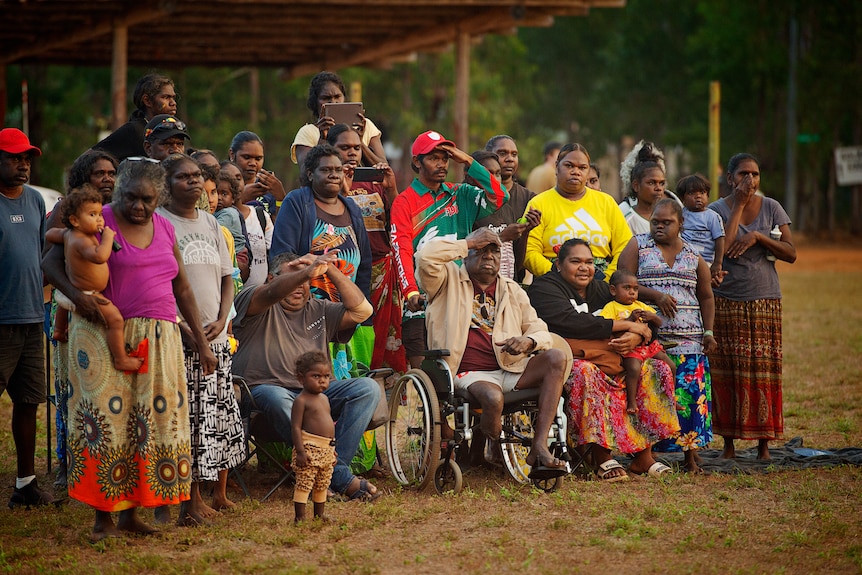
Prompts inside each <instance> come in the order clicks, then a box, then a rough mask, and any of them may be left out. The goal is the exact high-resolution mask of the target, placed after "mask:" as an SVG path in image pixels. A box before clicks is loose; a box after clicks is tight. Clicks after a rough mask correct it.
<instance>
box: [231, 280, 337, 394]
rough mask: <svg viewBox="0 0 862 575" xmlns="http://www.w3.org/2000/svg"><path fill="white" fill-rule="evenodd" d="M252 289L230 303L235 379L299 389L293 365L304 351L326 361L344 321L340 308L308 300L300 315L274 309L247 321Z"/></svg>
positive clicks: (329, 303) (251, 383)
mask: <svg viewBox="0 0 862 575" xmlns="http://www.w3.org/2000/svg"><path fill="white" fill-rule="evenodd" d="M262 287H263V286H253V287H250V288H246V289H244V290H242V291H241V292H239V294H238V295H237V296H236V299H235V300H234V305H235V306H236V314H237V315H236V317H235V318H234V320H233V332H234V335H236V338H237V339H238V340H239V348H237V352H236V354H235V355H234V357H233V373H235V374H237V375H240V376H242V377H244V378H245V380H246V382H248V384H249V385H259V384H261V383H269V384H272V385H280V386H282V387H286V388H288V389H302V386H301V385H300V384H299V381H297V379H296V374H295V370H296V359H297V358H298V357H299V356H300V355H302V354H303V353H305V352H307V351H320V352H323V353H324V354H325V355H326V357H329V342H330V341H335V340H336V337H337V335H338V333H339V330H338V326H339V325H340V324H341V318H342V316H343V315H344V311H345V308H344V305H343V304H341V303H334V302H331V301H328V300H321V299H310V300H309V301H308V303H306V304H305V307H304V308H302V309H301V310H299V311H295V312H290V311H287V310H286V309H284V308H283V307H281V304H275V305H273V306H271V307H270V308H268V309H267V310H266V311H263V312H261V313H259V314H257V315H253V316H247V315H246V312H247V311H248V306H249V304H251V298H252V295H253V294H254V292H255V291H256V290H258V289H261V288H262Z"/></svg>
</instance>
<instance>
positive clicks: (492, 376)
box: [455, 369, 523, 393]
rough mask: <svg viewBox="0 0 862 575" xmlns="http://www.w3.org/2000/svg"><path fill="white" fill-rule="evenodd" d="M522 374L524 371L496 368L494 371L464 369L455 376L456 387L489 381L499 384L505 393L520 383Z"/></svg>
mask: <svg viewBox="0 0 862 575" xmlns="http://www.w3.org/2000/svg"><path fill="white" fill-rule="evenodd" d="M522 375H523V374H522V373H513V372H511V371H506V370H503V369H495V370H494V371H464V372H461V373H459V374H458V375H456V376H455V388H456V389H467V388H468V387H470V386H471V385H473V384H474V383H476V382H477V381H487V382H489V383H493V384H494V385H496V386H498V387H499V388H500V389H502V390H503V393H509V392H510V391H512V390H513V389H515V386H516V385H518V381H519V380H520V379H521V376H522Z"/></svg>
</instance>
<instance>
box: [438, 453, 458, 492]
mask: <svg viewBox="0 0 862 575" xmlns="http://www.w3.org/2000/svg"><path fill="white" fill-rule="evenodd" d="M463 486H464V476H463V475H461V466H459V465H458V464H457V463H456V462H455V461H453V460H451V459H446V460H441V461H440V462H439V463H438V464H437V469H435V470H434V489H436V490H437V493H439V494H440V495H443V494H444V493H446V492H447V491H451V492H452V493H455V494H456V495H457V494H458V493H460V492H461V488H462V487H463Z"/></svg>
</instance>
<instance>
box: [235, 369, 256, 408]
mask: <svg viewBox="0 0 862 575" xmlns="http://www.w3.org/2000/svg"><path fill="white" fill-rule="evenodd" d="M233 384H234V385H235V386H237V387H238V388H239V393H240V408H242V404H243V403H246V402H247V404H248V405H249V406H251V409H252V411H260V408H259V407H258V405H257V402H256V401H255V400H254V396H253V395H252V394H251V388H250V387H249V386H248V383H247V382H246V381H245V378H244V377H243V376H241V375H236V374H233Z"/></svg>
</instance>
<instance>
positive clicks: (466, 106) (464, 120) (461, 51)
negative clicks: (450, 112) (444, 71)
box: [454, 31, 470, 182]
mask: <svg viewBox="0 0 862 575" xmlns="http://www.w3.org/2000/svg"><path fill="white" fill-rule="evenodd" d="M455 50H456V58H455V144H456V145H457V146H458V147H459V148H461V149H462V150H464V151H466V152H469V151H470V148H469V146H470V122H469V115H470V34H469V33H468V32H463V31H459V32H458V41H457V43H456V48H455ZM454 176H455V178H456V179H457V181H459V182H460V181H461V180H463V179H464V169H463V168H462V166H461V164H458V165H457V166H455V173H454Z"/></svg>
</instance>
